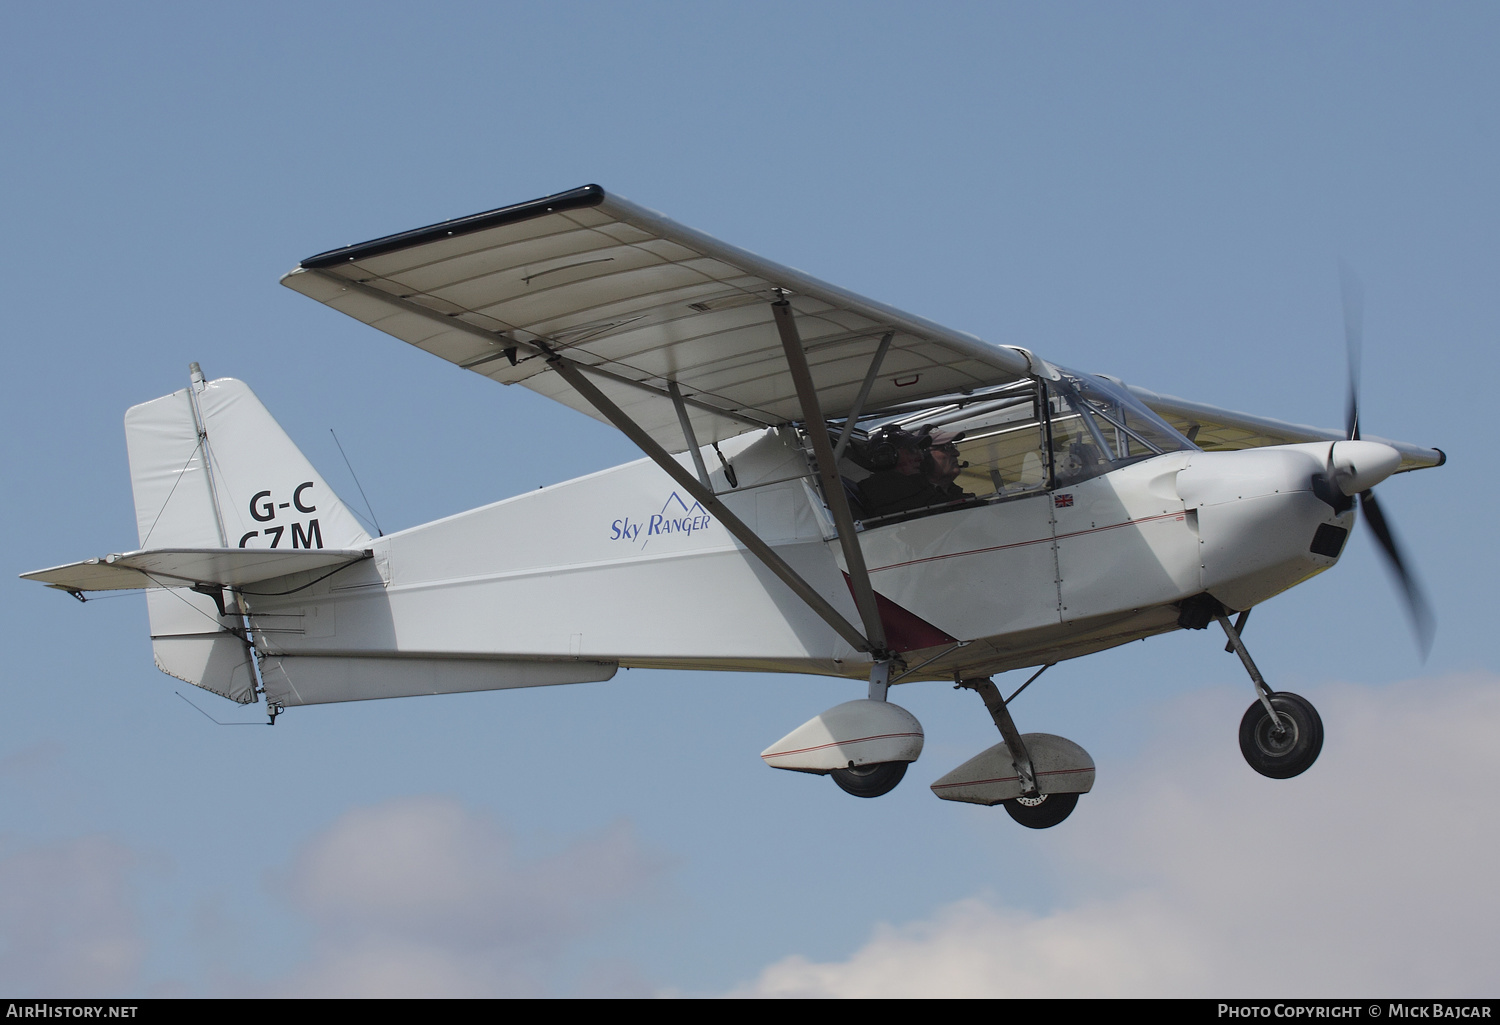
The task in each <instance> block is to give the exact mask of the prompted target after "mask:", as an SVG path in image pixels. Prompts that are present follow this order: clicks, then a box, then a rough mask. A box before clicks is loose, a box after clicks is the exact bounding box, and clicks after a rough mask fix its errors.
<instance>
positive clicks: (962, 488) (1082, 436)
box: [830, 368, 1196, 527]
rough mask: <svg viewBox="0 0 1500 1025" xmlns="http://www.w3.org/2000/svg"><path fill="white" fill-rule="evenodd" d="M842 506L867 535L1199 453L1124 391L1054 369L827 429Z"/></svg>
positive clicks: (1097, 379)
mask: <svg viewBox="0 0 1500 1025" xmlns="http://www.w3.org/2000/svg"><path fill="white" fill-rule="evenodd" d="M830 430H831V431H832V432H833V435H832V437H833V440H834V441H835V452H836V453H837V455H838V459H839V473H840V476H841V477H842V478H843V482H844V491H845V495H846V497H847V498H848V500H849V505H850V510H851V512H852V513H853V514H854V518H855V519H856V520H859V521H861V522H862V523H863V524H864V525H865V526H866V527H869V526H875V525H879V524H882V523H890V522H897V521H899V520H904V519H909V518H912V517H915V516H926V515H931V514H933V513H938V512H944V511H948V510H951V509H959V508H967V507H970V506H974V505H984V504H989V503H992V502H1003V501H1008V500H1011V499H1015V498H1019V497H1022V496H1026V495H1031V494H1035V493H1037V492H1041V491H1048V490H1052V489H1054V488H1063V487H1070V486H1072V485H1075V484H1078V483H1080V482H1081V481H1085V480H1088V479H1090V478H1092V477H1097V476H1099V475H1100V474H1104V473H1108V472H1109V471H1111V470H1115V469H1118V468H1120V467H1122V466H1128V465H1129V464H1131V463H1134V462H1138V461H1140V460H1142V459H1149V458H1150V457H1152V456H1156V455H1160V454H1162V453H1164V452H1177V451H1182V450H1193V449H1196V446H1195V445H1194V444H1193V443H1192V442H1191V441H1189V440H1188V439H1187V438H1186V437H1184V436H1183V435H1181V434H1179V433H1178V432H1177V431H1176V430H1175V429H1174V428H1172V427H1171V426H1170V425H1169V424H1167V422H1166V421H1165V420H1163V419H1161V417H1159V416H1157V415H1156V414H1155V413H1153V412H1151V410H1150V409H1148V408H1147V407H1146V405H1145V404H1144V403H1142V402H1141V401H1140V400H1139V399H1137V398H1136V397H1135V396H1134V395H1132V394H1131V393H1130V392H1129V390H1127V389H1126V388H1125V387H1124V386H1123V385H1121V384H1118V383H1116V382H1115V381H1111V380H1109V379H1108V378H1103V377H1097V376H1094V375H1092V374H1081V373H1078V372H1076V371H1072V370H1065V369H1061V368H1058V376H1057V378H1056V379H1055V380H1046V381H1038V380H1029V379H1028V380H1024V381H1018V382H1015V383H1013V384H1007V385H1000V386H996V387H993V388H984V389H975V390H974V391H972V392H969V393H965V394H959V395H949V396H942V397H939V398H932V399H924V400H920V401H917V402H912V403H906V404H903V405H896V406H887V407H886V408H884V409H880V410H875V411H873V412H871V413H869V414H867V415H865V416H862V417H861V418H860V419H859V420H858V421H857V422H855V423H853V424H849V423H844V424H837V423H835V424H830Z"/></svg>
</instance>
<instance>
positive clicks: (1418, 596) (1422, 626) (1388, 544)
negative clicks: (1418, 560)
mask: <svg viewBox="0 0 1500 1025" xmlns="http://www.w3.org/2000/svg"><path fill="white" fill-rule="evenodd" d="M1359 507H1360V510H1361V511H1362V512H1363V513H1364V514H1365V520H1366V522H1368V523H1369V524H1370V529H1371V530H1373V531H1374V532H1375V540H1377V541H1379V542H1380V549H1381V551H1383V552H1385V557H1386V559H1387V560H1388V561H1389V562H1390V564H1391V569H1392V570H1393V571H1394V572H1395V574H1396V578H1397V579H1398V580H1399V581H1400V583H1401V590H1402V593H1403V594H1404V595H1405V596H1406V610H1407V612H1408V613H1409V614H1410V616H1411V622H1412V627H1413V628H1414V629H1415V630H1416V632H1417V645H1418V647H1419V648H1420V649H1421V651H1422V659H1423V661H1425V660H1426V659H1427V653H1428V652H1429V651H1431V650H1432V634H1433V630H1434V628H1435V622H1434V620H1433V616H1432V608H1431V606H1429V605H1428V604H1427V597H1426V595H1424V594H1423V593H1422V588H1421V587H1420V586H1419V585H1418V584H1417V580H1416V577H1414V576H1413V575H1412V574H1411V572H1410V571H1409V570H1407V568H1406V560H1405V559H1404V558H1402V556H1401V549H1400V547H1399V546H1397V544H1396V537H1395V535H1394V534H1392V533H1391V527H1390V524H1389V523H1387V522H1386V519H1385V514H1384V513H1382V512H1381V511H1380V505H1379V503H1377V502H1376V501H1375V492H1374V491H1361V492H1360V493H1359Z"/></svg>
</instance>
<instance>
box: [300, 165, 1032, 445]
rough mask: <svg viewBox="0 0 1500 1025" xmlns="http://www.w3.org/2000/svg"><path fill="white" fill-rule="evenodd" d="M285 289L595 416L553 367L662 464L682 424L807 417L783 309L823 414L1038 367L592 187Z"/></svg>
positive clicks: (464, 224) (387, 244)
mask: <svg viewBox="0 0 1500 1025" xmlns="http://www.w3.org/2000/svg"><path fill="white" fill-rule="evenodd" d="M282 283H283V284H285V285H286V286H288V287H289V288H293V289H295V290H297V291H299V292H302V293H303V294H305V295H308V296H311V297H312V298H314V299H317V300H319V301H320V302H323V303H325V304H326V305H328V306H331V307H333V308H334V309H337V310H339V311H341V312H343V313H346V314H348V315H350V316H352V317H354V318H355V319H357V320H361V321H363V322H365V323H367V324H370V325H371V326H373V327H376V328H379V329H380V330H382V331H384V332H386V333H387V334H391V335H394V336H395V337H397V338H400V339H402V340H403V341H406V342H408V343H410V344H412V345H415V346H417V347H418V348H420V349H423V350H425V351H427V352H430V353H433V354H434V355H437V356H440V357H442V358H443V359H446V360H448V361H449V362H451V363H454V364H456V365H458V366H460V367H463V368H465V369H468V370H472V371H473V372H475V373H477V374H481V375H483V376H484V377H487V378H490V379H491V380H494V381H499V382H501V383H504V384H522V385H525V386H526V387H528V388H531V389H533V390H535V391H537V392H539V393H541V394H543V395H546V396H548V397H549V398H553V399H556V400H557V401H559V402H562V403H564V404H566V405H568V406H571V407H572V408H574V409H578V410H580V411H581V412H584V413H587V414H589V415H590V416H595V417H599V413H598V411H597V410H596V409H595V408H594V407H592V406H590V405H589V404H588V403H587V402H585V401H584V400H582V399H581V398H580V397H579V395H578V393H577V391H576V390H575V389H573V388H571V387H570V386H569V385H568V384H567V383H566V382H565V381H564V380H563V379H562V378H560V377H559V376H558V375H557V374H553V373H547V372H546V371H547V369H548V366H547V358H548V355H549V353H552V354H558V355H560V356H562V357H563V358H565V359H567V360H569V361H571V362H572V363H573V364H574V365H576V366H577V367H579V368H581V369H582V370H584V371H586V372H587V373H588V374H589V376H590V378H591V380H592V381H593V383H594V384H595V385H596V386H598V387H599V388H600V390H601V391H603V392H604V393H605V394H606V395H607V396H608V397H609V398H610V399H611V400H612V401H613V402H614V403H615V404H616V405H618V406H619V407H620V408H621V409H623V410H624V411H625V412H626V413H627V414H629V415H630V416H631V417H632V419H634V420H635V421H636V423H638V424H639V425H640V426H641V427H642V428H644V429H645V430H646V431H647V432H648V433H649V434H650V435H651V437H652V438H653V439H654V440H655V441H656V442H657V443H658V444H660V445H661V446H662V447H663V448H665V449H666V450H667V451H669V452H681V451H683V450H684V449H685V448H687V447H688V445H687V442H686V440H685V437H684V433H683V430H682V426H681V420H680V419H679V411H681V412H684V413H686V414H687V415H688V416H689V417H690V419H691V425H692V429H693V431H694V434H695V435H696V440H697V442H698V443H699V444H707V443H710V442H714V441H719V440H722V439H724V438H727V437H731V436H733V435H736V434H741V433H743V432H744V431H746V430H749V429H752V428H756V427H763V426H774V425H778V424H784V423H788V422H791V421H795V420H800V419H801V418H802V416H801V407H800V406H799V404H798V400H797V393H796V388H795V386H794V384H793V380H792V376H791V373H790V371H789V370H788V367H787V361H786V357H785V354H784V352H783V350H782V347H781V343H780V341H779V336H778V333H777V330H776V328H775V325H774V322H773V314H772V308H771V304H772V303H773V302H775V301H776V300H777V299H778V298H781V297H783V296H784V297H785V298H786V299H787V300H788V301H789V302H790V303H791V305H792V309H793V311H794V312H795V315H796V320H797V325H798V329H799V331H800V334H801V339H802V343H803V346H804V348H805V349H806V353H807V359H808V363H809V365H810V368H811V371H812V376H813V380H814V382H815V384H816V387H817V392H818V398H819V402H820V404H821V406H822V410H823V413H824V415H826V416H827V417H829V418H834V419H837V418H839V417H842V416H846V415H848V414H849V412H850V411H851V409H852V408H853V407H854V406H855V404H856V399H857V396H858V395H859V394H860V393H861V391H862V390H863V386H864V384H865V382H866V381H867V380H870V381H871V384H870V389H869V392H868V397H867V400H866V402H865V404H864V408H877V407H880V406H883V405H887V404H891V403H896V402H902V401H906V400H910V399H921V398H924V397H926V396H936V395H941V394H948V393H953V392H961V391H965V390H969V389H972V388H975V387H979V386H985V385H993V384H997V383H1004V382H1008V381H1013V380H1017V379H1019V378H1021V377H1024V376H1026V375H1027V374H1028V373H1029V371H1030V361H1029V358H1028V356H1027V354H1026V353H1024V352H1023V351H1021V350H1017V349H1011V348H1006V347H1002V346H996V345H992V344H990V343H987V342H984V341H981V340H980V339H978V338H975V337H974V336H972V335H968V334H964V333H962V332H958V331H952V330H950V329H948V328H944V327H942V326H940V325H937V324H934V323H932V322H930V321H927V320H923V319H922V318H920V317H915V316H912V315H911V314H907V313H902V312H901V311H899V310H895V309H892V308H890V307H888V306H884V305H882V304H880V303H876V302H874V301H872V300H869V299H865V298H862V297H860V296H857V295H854V294H853V293H850V292H846V291H844V290H843V289H839V288H836V287H835V286H832V285H828V284H825V283H823V282H821V281H818V280H816V279H815V278H812V277H809V276H808V275H806V274H803V273H801V272H800V271H796V270H793V269H791V268H789V267H783V266H781V265H779V264H775V263H772V262H770V261H768V260H764V259H761V258H760V257H758V256H756V255H755V254H753V253H750V252H747V251H745V250H742V249H737V248H735V247H733V246H729V245H726V244H725V243H722V242H719V241H718V240H716V239H713V238H710V237H709V236H707V235H704V234H702V233H700V232H696V231H693V230H692V229H690V228H686V227H683V226H682V225H680V224H676V223H674V222H672V221H669V220H667V219H666V218H664V217H662V216H661V215H659V214H657V213H654V212H653V211H650V210H647V209H645V208H644V207H639V206H636V205H635V204H633V203H630V202H628V201H626V200H623V199H620V198H618V197H616V196H610V195H606V194H605V192H604V190H603V189H601V188H599V187H598V186H597V185H589V186H585V187H583V188H580V189H574V190H573V191H571V192H565V193H559V194H558V195H555V196H550V197H547V198H545V199H540V200H535V201H533V202H530V203H522V204H518V205H516V206H512V207H505V208H502V209H499V210H493V211H489V212H487V213H483V214H476V215H474V216H472V217H465V218H461V219H458V220H454V221H448V222H444V223H442V224H438V225H434V226H432V227H429V228H421V229H417V230H415V231H410V232H405V233H403V234H400V235H393V236H389V237H387V238H383V239H377V240H375V241H373V242H367V243H363V244H361V245H356V246H349V247H346V248H344V249H338V250H333V251H330V252H327V253H322V254H319V255H318V256H314V257H310V258H309V259H307V260H304V261H302V263H301V264H300V265H299V266H298V267H297V268H296V269H294V270H293V271H291V272H290V273H289V274H287V275H286V276H285V277H284V278H282ZM887 339H888V340H887ZM877 353H879V354H880V358H879V359H878V365H875V364H877ZM872 366H873V369H872ZM674 389H675V390H676V392H677V393H678V397H680V398H681V400H682V403H681V406H680V407H679V405H678V404H677V398H676V397H674V395H673V394H672V393H673V390H674ZM600 418H601V419H602V417H600Z"/></svg>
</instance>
